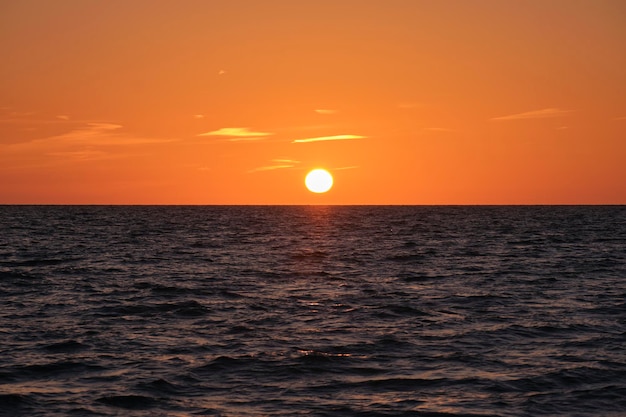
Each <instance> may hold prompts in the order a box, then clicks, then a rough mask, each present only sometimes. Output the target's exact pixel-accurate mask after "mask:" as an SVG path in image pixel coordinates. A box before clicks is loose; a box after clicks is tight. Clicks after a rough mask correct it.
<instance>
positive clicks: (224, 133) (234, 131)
mask: <svg viewBox="0 0 626 417" xmlns="http://www.w3.org/2000/svg"><path fill="white" fill-rule="evenodd" d="M271 135H273V133H270V132H255V131H252V130H250V128H247V127H223V128H221V129H218V130H213V131H211V132H206V133H200V134H199V135H198V136H218V137H227V138H230V140H231V141H233V142H235V141H242V140H259V139H261V138H264V137H266V136H271Z"/></svg>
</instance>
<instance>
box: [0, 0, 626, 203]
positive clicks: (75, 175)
mask: <svg viewBox="0 0 626 417" xmlns="http://www.w3.org/2000/svg"><path fill="white" fill-rule="evenodd" d="M0 51H1V54H2V57H3V58H2V63H1V64H0V203H2V204H13V203H36V204H40V203H42V204H318V203H319V204H626V2H625V1H623V0H550V1H546V0H525V1H506V0H476V1H464V0H456V1H452V0H437V1H435V0H428V1H427V0H384V1H383V0H376V1H374V0H315V1H312V0H298V1H294V0H263V1H259V0H247V1H244V0H180V1H169V0H93V1H85V0H55V1H49V0H20V1H13V0H0ZM319 138H322V139H327V140H308V141H307V140H303V139H319ZM317 167H324V168H327V169H328V170H330V171H331V172H332V173H333V175H334V177H335V186H334V187H333V189H332V190H331V191H330V192H328V193H326V194H313V193H310V192H309V191H307V190H306V188H305V187H304V176H305V174H306V172H307V171H309V170H311V169H313V168H317Z"/></svg>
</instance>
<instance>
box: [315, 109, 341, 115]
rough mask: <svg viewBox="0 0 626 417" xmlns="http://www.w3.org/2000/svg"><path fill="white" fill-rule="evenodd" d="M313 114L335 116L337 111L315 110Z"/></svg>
mask: <svg viewBox="0 0 626 417" xmlns="http://www.w3.org/2000/svg"><path fill="white" fill-rule="evenodd" d="M315 113H317V114H337V113H339V110H333V109H315Z"/></svg>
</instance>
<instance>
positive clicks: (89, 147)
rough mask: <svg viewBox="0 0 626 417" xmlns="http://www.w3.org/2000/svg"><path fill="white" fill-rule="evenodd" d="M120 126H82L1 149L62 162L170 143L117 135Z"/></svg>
mask: <svg viewBox="0 0 626 417" xmlns="http://www.w3.org/2000/svg"><path fill="white" fill-rule="evenodd" d="M120 129H122V126H121V125H118V124H113V123H86V124H83V125H81V126H78V127H76V128H74V129H72V130H70V131H69V132H66V133H63V134H60V135H55V136H50V137H47V138H42V139H35V140H31V141H28V142H19V143H12V144H7V145H4V146H2V148H3V150H4V152H7V153H11V154H13V155H32V156H35V155H40V156H41V155H48V156H53V157H58V158H62V159H75V160H84V161H86V160H95V159H105V158H112V157H119V156H120V155H122V154H120V152H114V151H113V149H119V148H120V147H126V146H133V145H144V144H156V143H165V142H172V141H173V140H172V139H159V138H143V137H137V136H133V135H130V134H127V133H122V132H119V130H120Z"/></svg>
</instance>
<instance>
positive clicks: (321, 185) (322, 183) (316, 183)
mask: <svg viewBox="0 0 626 417" xmlns="http://www.w3.org/2000/svg"><path fill="white" fill-rule="evenodd" d="M304 184H305V185H306V188H308V189H309V191H312V192H314V193H325V192H326V191H328V190H330V188H331V187H332V186H333V176H332V175H330V172H328V171H326V170H325V169H314V170H313V171H311V172H309V173H308V174H306V178H305V179H304Z"/></svg>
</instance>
